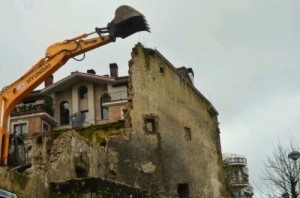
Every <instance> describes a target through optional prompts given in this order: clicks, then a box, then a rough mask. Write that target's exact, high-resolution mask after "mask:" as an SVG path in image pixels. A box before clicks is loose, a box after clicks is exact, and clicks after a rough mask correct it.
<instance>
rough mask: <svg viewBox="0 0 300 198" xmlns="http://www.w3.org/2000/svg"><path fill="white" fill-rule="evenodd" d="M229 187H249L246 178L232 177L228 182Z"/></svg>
mask: <svg viewBox="0 0 300 198" xmlns="http://www.w3.org/2000/svg"><path fill="white" fill-rule="evenodd" d="M229 183H230V186H236V187H237V186H240V187H247V186H249V180H248V177H247V176H243V175H241V176H234V177H232V178H231V179H230V181H229Z"/></svg>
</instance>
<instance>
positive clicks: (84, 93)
mask: <svg viewBox="0 0 300 198" xmlns="http://www.w3.org/2000/svg"><path fill="white" fill-rule="evenodd" d="M79 98H80V99H87V98H88V89H87V87H86V86H80V87H79Z"/></svg>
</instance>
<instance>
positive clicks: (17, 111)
mask: <svg viewBox="0 0 300 198" xmlns="http://www.w3.org/2000/svg"><path fill="white" fill-rule="evenodd" d="M42 112H45V113H47V114H49V115H51V116H53V111H52V109H51V108H47V107H46V105H45V104H44V103H42V104H37V103H30V104H21V105H17V106H16V107H15V108H14V110H13V111H12V112H11V114H10V116H11V117H16V116H23V115H29V114H36V113H42Z"/></svg>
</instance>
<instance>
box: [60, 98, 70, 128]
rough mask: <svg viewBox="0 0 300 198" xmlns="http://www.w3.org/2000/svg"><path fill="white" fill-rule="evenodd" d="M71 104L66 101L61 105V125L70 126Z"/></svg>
mask: <svg viewBox="0 0 300 198" xmlns="http://www.w3.org/2000/svg"><path fill="white" fill-rule="evenodd" d="M69 106H70V105H69V103H68V102H66V101H64V102H62V103H60V124H61V125H64V124H69V116H70V110H69Z"/></svg>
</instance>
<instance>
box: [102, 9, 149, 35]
mask: <svg viewBox="0 0 300 198" xmlns="http://www.w3.org/2000/svg"><path fill="white" fill-rule="evenodd" d="M107 29H108V32H109V34H110V35H111V36H113V37H115V38H116V37H121V38H126V37H128V36H130V35H132V34H134V33H136V32H139V31H148V32H150V28H149V26H148V23H147V21H146V19H145V16H144V15H143V14H141V13H140V12H138V11H137V10H135V9H134V8H132V7H130V6H127V5H123V6H120V7H119V8H117V10H116V13H115V18H114V19H113V20H112V21H111V22H110V23H109V24H108V25H107Z"/></svg>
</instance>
